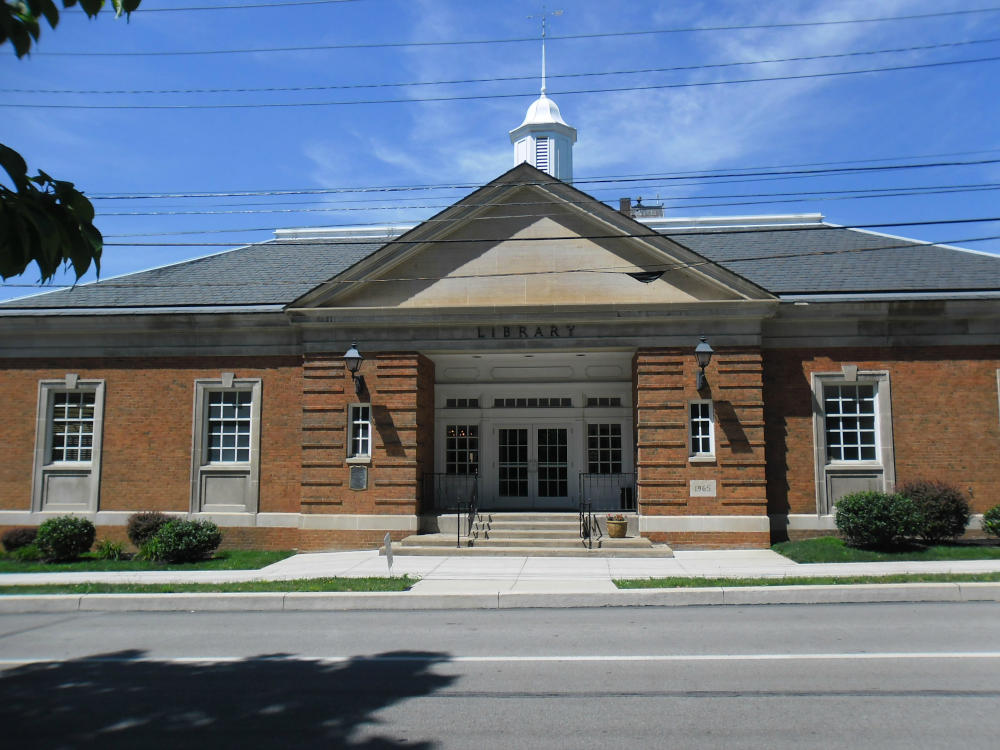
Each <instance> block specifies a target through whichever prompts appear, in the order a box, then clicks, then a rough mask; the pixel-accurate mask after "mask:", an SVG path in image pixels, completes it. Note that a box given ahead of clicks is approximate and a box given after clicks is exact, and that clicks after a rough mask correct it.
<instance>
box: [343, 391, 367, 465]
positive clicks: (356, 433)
mask: <svg viewBox="0 0 1000 750" xmlns="http://www.w3.org/2000/svg"><path fill="white" fill-rule="evenodd" d="M350 422H351V424H350V433H351V434H350V449H349V452H348V455H349V457H350V458H368V457H370V456H371V454H372V407H371V404H353V405H352V406H351V413H350Z"/></svg>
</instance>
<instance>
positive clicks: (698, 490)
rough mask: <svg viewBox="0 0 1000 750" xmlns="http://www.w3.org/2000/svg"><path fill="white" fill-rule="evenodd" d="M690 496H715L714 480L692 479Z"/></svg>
mask: <svg viewBox="0 0 1000 750" xmlns="http://www.w3.org/2000/svg"><path fill="white" fill-rule="evenodd" d="M691 497H715V480H714V479H692V480H691Z"/></svg>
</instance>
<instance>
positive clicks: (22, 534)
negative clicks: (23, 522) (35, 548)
mask: <svg viewBox="0 0 1000 750" xmlns="http://www.w3.org/2000/svg"><path fill="white" fill-rule="evenodd" d="M37 535H38V529H36V528H35V527H34V526H20V527H18V528H16V529H8V530H7V531H5V532H4V534H3V538H2V541H3V548H4V549H5V550H7V551H8V552H13V551H14V550H16V549H20V548H21V547H27V546H28V545H29V544H34V543H35V537H36V536H37Z"/></svg>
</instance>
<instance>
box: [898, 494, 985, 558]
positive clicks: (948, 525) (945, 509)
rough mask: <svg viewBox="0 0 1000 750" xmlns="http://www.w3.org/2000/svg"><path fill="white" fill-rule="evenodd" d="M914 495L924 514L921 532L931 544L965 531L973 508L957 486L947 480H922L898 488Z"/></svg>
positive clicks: (914, 500) (919, 531)
mask: <svg viewBox="0 0 1000 750" xmlns="http://www.w3.org/2000/svg"><path fill="white" fill-rule="evenodd" d="M898 492H899V494H900V495H906V497H908V498H910V499H911V500H912V501H913V503H914V505H915V506H916V508H917V512H918V513H919V515H920V526H919V529H918V530H917V534H916V535H917V536H919V537H920V538H921V539H923V540H924V541H925V542H927V543H928V544H934V543H936V542H942V541H944V540H946V539H955V538H956V537H960V536H962V534H964V533H965V527H966V526H967V525H968V523H969V517H970V516H971V515H972V511H971V509H970V508H969V501H968V500H966V499H965V495H964V494H963V492H962V491H961V490H960V489H958V488H957V487H953V486H952V485H950V484H946V483H944V482H931V481H927V480H918V481H914V482H907V483H906V484H904V485H903V486H902V487H900V488H899V489H898Z"/></svg>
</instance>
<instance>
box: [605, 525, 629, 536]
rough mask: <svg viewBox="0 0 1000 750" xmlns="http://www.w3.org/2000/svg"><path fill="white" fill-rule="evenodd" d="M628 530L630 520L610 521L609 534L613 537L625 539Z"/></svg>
mask: <svg viewBox="0 0 1000 750" xmlns="http://www.w3.org/2000/svg"><path fill="white" fill-rule="evenodd" d="M626 531H628V521H608V536H609V537H611V538H612V539H624V538H625V532H626Z"/></svg>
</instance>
